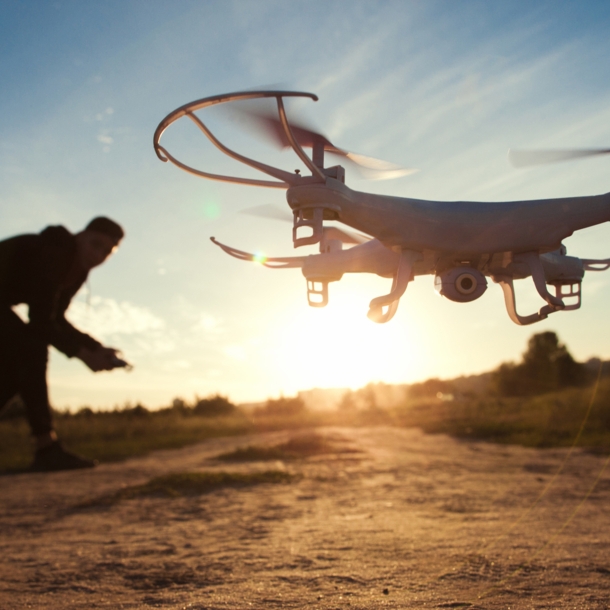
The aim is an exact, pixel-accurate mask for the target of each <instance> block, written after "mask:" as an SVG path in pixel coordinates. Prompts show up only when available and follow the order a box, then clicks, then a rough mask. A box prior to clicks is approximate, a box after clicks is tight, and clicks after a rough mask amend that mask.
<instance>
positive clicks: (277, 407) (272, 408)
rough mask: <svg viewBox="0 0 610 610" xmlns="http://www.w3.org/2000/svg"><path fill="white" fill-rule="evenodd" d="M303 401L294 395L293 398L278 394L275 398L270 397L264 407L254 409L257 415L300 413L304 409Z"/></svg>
mask: <svg viewBox="0 0 610 610" xmlns="http://www.w3.org/2000/svg"><path fill="white" fill-rule="evenodd" d="M306 410H307V409H306V407H305V402H304V401H303V399H302V398H299V397H298V396H295V397H294V398H285V397H284V396H280V397H279V398H277V399H273V398H270V399H269V400H268V401H267V402H266V403H265V406H264V407H260V408H259V409H257V410H256V414H257V415H274V416H286V415H301V414H302V413H305V411H306Z"/></svg>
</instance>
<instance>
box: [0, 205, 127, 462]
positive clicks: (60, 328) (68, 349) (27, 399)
mask: <svg viewBox="0 0 610 610" xmlns="http://www.w3.org/2000/svg"><path fill="white" fill-rule="evenodd" d="M123 235H124V233H123V229H122V228H121V227H120V226H119V225H118V224H117V223H116V222H114V221H112V220H110V219H109V218H105V217H98V218H94V219H93V220H92V221H91V222H90V223H89V224H88V225H87V226H86V227H85V229H84V230H83V231H81V232H80V233H76V234H74V235H73V234H72V233H70V232H69V231H68V230H67V229H65V228H64V227H62V226H51V227H47V228H46V229H44V230H43V231H42V232H41V233H39V234H27V235H17V236H16V237H11V238H9V239H6V240H4V241H0V409H1V408H3V407H4V405H5V404H6V403H7V402H8V401H9V400H10V399H11V398H13V397H14V396H15V395H17V394H19V395H20V396H21V399H22V401H23V403H24V404H25V407H26V413H27V418H28V421H29V424H30V428H31V430H32V435H33V437H34V440H35V444H36V453H35V457H34V462H33V464H32V470H35V471H39V472H47V471H53V470H70V469H75V468H91V467H93V466H95V462H94V461H93V460H90V459H87V458H85V457H82V456H79V455H76V454H75V453H72V452H70V451H68V450H67V449H66V448H65V447H64V446H63V445H62V443H61V442H60V441H59V440H58V438H57V434H56V433H55V430H54V428H53V417H52V411H51V406H50V404H49V395H48V390H47V360H48V347H49V345H52V346H54V347H55V348H57V349H58V350H59V351H61V352H63V353H64V354H66V356H68V357H69V358H72V357H76V358H79V359H80V360H82V361H83V362H84V363H85V364H86V365H87V366H88V367H89V368H90V369H91V370H92V371H95V372H97V371H106V370H111V369H113V368H116V366H117V363H118V364H120V360H118V359H117V356H116V350H115V349H113V348H110V347H104V346H103V345H102V344H101V343H99V342H98V341H96V340H95V339H93V338H92V337H90V336H89V335H86V334H85V333H82V332H80V331H79V330H77V329H76V328H74V326H72V325H71V324H70V323H69V322H68V321H67V320H66V318H65V317H64V314H65V311H66V309H67V308H68V305H69V304H70V301H71V300H72V297H73V296H74V295H75V294H76V292H78V289H79V288H80V287H81V286H82V285H83V283H84V282H85V280H86V279H87V275H88V274H89V271H90V270H91V269H93V268H94V267H97V266H98V265H101V264H102V263H103V262H104V261H105V260H106V259H107V258H108V257H109V256H110V255H111V254H112V253H113V252H114V251H115V250H116V249H117V247H118V245H119V243H120V241H121V239H122V238H123ZM21 303H25V304H27V305H28V308H29V324H26V323H25V322H23V321H22V320H21V318H20V317H19V316H17V314H16V313H15V312H14V311H13V309H12V307H13V306H14V305H18V304H21Z"/></svg>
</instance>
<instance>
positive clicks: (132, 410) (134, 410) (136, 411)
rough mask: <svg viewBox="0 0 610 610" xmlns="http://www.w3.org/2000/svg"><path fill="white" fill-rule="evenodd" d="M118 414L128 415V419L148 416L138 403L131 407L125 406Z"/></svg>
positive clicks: (142, 406) (148, 412)
mask: <svg viewBox="0 0 610 610" xmlns="http://www.w3.org/2000/svg"><path fill="white" fill-rule="evenodd" d="M119 413H120V414H121V415H128V416H129V417H148V416H149V415H150V411H149V410H148V409H147V408H146V407H145V406H144V405H141V404H140V403H137V404H136V405H135V406H133V407H132V406H131V405H130V404H127V405H125V407H124V408H123V409H121V410H120V411H119Z"/></svg>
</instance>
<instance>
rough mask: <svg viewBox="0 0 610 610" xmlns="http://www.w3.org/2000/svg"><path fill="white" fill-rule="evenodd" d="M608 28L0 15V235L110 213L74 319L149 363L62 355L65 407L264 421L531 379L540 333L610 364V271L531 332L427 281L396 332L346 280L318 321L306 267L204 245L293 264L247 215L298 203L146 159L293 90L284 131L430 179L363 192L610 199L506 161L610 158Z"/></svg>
mask: <svg viewBox="0 0 610 610" xmlns="http://www.w3.org/2000/svg"><path fill="white" fill-rule="evenodd" d="M609 23H610V4H608V3H607V2H601V1H600V2H595V1H590V2H587V3H582V2H568V1H562V0H554V1H548V2H547V1H536V2H531V1H527V2H520V1H507V2H502V3H499V2H482V1H474V0H472V1H469V0H464V1H462V2H450V1H449V0H446V1H434V0H429V1H426V2H421V1H409V0H400V1H378V2H368V1H359V0H349V1H347V0H334V1H333V0H323V1H319V0H310V1H309V2H307V3H302V2H298V3H297V2H291V1H286V0H282V1H280V0H236V1H228V0H223V1H222V2H221V1H204V0H199V1H189V0H182V1H181V2H171V3H170V2H161V1H157V0H146V1H143V0H140V1H136V0H131V1H130V0H120V1H114V0H106V1H104V2H96V3H93V2H80V1H78V0H74V1H61V2H50V1H44V2H43V1H39V0H28V1H25V0H24V1H12V2H7V1H4V2H0V82H2V93H1V95H0V239H4V238H6V237H9V236H12V235H16V234H20V233H36V232H39V231H41V230H42V229H43V228H44V227H46V226H48V225H57V224H61V225H64V226H65V227H67V228H68V229H69V230H71V231H73V232H77V231H79V230H81V229H82V228H83V227H84V225H86V223H87V222H88V221H89V220H90V219H91V218H93V217H94V216H97V215H107V216H110V217H111V218H113V219H115V220H117V221H118V222H120V223H121V224H122V225H123V226H124V228H125V231H126V234H127V237H126V239H125V240H124V242H123V244H122V245H121V248H120V249H119V251H118V252H117V253H116V254H115V255H113V257H112V258H111V259H110V260H109V261H107V262H106V263H105V264H104V265H103V266H101V267H100V268H98V269H95V270H94V271H93V272H92V273H91V274H90V278H89V282H88V285H87V286H86V287H85V288H84V289H83V290H82V291H81V292H80V293H79V294H78V295H77V297H76V298H75V300H74V301H73V303H72V305H71V307H70V310H69V312H68V317H69V319H70V320H71V321H72V322H73V323H74V324H75V325H76V326H77V327H79V328H81V329H82V330H85V331H86V332H89V333H90V334H92V335H93V336H95V337H96V338H98V339H99V340H100V341H103V342H104V343H105V344H106V345H110V346H112V347H116V348H119V349H121V350H122V352H123V354H124V356H125V358H126V359H128V360H129V361H131V362H133V363H134V365H135V367H134V369H133V371H132V372H129V373H128V372H126V371H122V370H118V371H113V372H112V373H99V374H95V375H94V374H92V373H91V372H90V371H89V370H88V369H87V368H86V367H85V365H84V364H83V363H81V362H80V361H78V360H77V359H68V358H66V357H65V356H64V355H63V354H60V353H59V352H56V351H55V350H54V349H52V350H51V361H50V369H49V379H50V387H51V397H52V401H53V403H54V404H55V406H57V407H60V408H65V407H69V408H77V407H79V406H83V405H90V406H92V407H96V408H108V407H113V406H114V405H122V404H125V403H126V402H132V403H135V402H141V403H142V404H145V405H147V406H149V407H151V408H154V407H158V406H162V405H167V404H170V403H171V400H172V399H173V398H174V397H183V398H185V399H187V400H191V399H193V397H194V396H200V397H203V396H208V395H211V394H216V393H220V394H223V395H225V396H228V397H229V398H230V399H231V400H233V401H234V402H238V403H239V402H254V401H260V400H265V399H266V398H267V397H277V396H280V395H293V394H295V393H296V392H297V391H299V390H307V389H311V388H314V387H321V388H332V387H351V388H358V387H362V386H363V385H365V384H367V383H370V382H385V383H410V382H415V381H420V380H423V379H426V378H429V377H442V378H451V377H455V376H458V375H464V374H475V373H480V372H483V371H487V370H490V369H492V368H494V367H496V366H498V365H499V364H500V363H501V362H505V361H510V360H518V359H519V358H520V355H521V353H522V352H523V351H524V350H525V346H526V343H527V340H528V338H529V337H530V336H531V335H532V334H533V333H534V332H542V331H546V330H552V331H555V332H557V334H558V335H559V337H560V339H561V340H562V341H564V342H565V343H566V344H567V346H568V348H569V349H570V350H571V352H572V354H573V355H574V356H575V357H576V358H577V359H580V360H584V359H587V358H589V357H591V356H599V357H603V358H610V342H609V338H610V319H609V318H608V315H607V311H608V306H607V304H608V302H609V298H610V272H608V273H607V274H603V273H598V274H593V273H587V276H586V278H585V281H584V283H583V307H582V308H581V309H580V310H578V311H574V312H569V313H568V312H563V313H557V314H555V315H553V316H551V317H550V318H549V319H548V320H546V321H544V322H541V323H539V324H537V325H535V326H528V327H518V326H516V325H514V324H513V323H512V322H511V321H510V320H509V318H508V316H507V314H506V311H505V308H504V303H503V297H502V293H501V290H500V288H499V287H498V286H496V285H493V284H491V283H490V286H489V288H488V290H487V292H486V293H485V294H484V295H483V296H482V297H481V298H480V299H478V300H477V301H475V302H473V303H470V304H457V303H452V302H450V301H448V300H445V299H442V298H441V297H439V296H437V295H436V294H435V292H434V290H433V277H432V276H425V277H418V278H417V279H416V280H415V281H414V282H413V283H412V284H410V285H409V287H408V289H407V292H406V293H405V295H404V296H403V298H402V300H401V303H400V307H399V309H398V312H397V313H396V316H395V317H394V319H393V320H392V321H391V322H389V323H388V324H385V325H377V324H374V323H373V322H371V321H369V320H368V319H367V317H366V312H367V310H368V302H369V301H370V299H372V298H373V297H376V296H379V295H381V294H385V293H387V292H388V291H389V288H390V280H387V279H383V278H378V277H365V276H360V275H351V276H347V275H346V276H344V278H343V279H342V280H341V282H339V283H333V284H331V285H330V303H329V305H328V306H327V307H326V308H324V309H313V308H310V307H308V305H307V300H306V289H305V279H304V278H303V276H302V275H301V273H300V271H299V270H271V269H266V268H264V267H262V266H260V265H255V264H251V263H245V262H241V261H237V260H235V259H233V258H230V257H228V256H227V255H225V254H223V253H222V252H221V251H220V250H219V249H218V248H216V247H215V246H214V245H213V244H212V243H211V242H210V241H209V238H210V237H211V236H215V237H216V238H217V239H219V240H220V241H222V242H224V243H228V244H230V245H232V246H234V247H236V248H239V249H242V250H247V251H256V252H264V253H265V254H267V255H270V256H290V255H295V254H297V255H298V254H301V253H302V252H300V251H297V252H295V251H294V250H293V249H292V241H291V227H290V225H288V224H282V223H281V222H278V221H273V220H267V219H261V218H254V217H252V216H249V215H247V214H243V213H241V212H242V211H243V210H244V209H246V208H249V207H253V206H257V205H263V204H276V205H277V206H279V207H282V206H283V207H284V208H285V209H286V210H288V207H287V204H286V201H285V195H284V192H283V191H281V190H277V189H257V188H252V187H244V186H238V185H230V184H222V183H218V182H210V181H205V180H203V179H200V178H196V177H194V176H192V175H189V174H186V173H184V172H182V171H180V170H179V169H177V168H176V167H174V166H172V165H171V164H163V163H161V162H160V161H159V160H158V159H157V157H156V156H155V153H154V151H153V146H152V137H153V133H154V130H155V128H156V126H157V124H158V123H159V122H160V121H161V119H163V117H165V116H166V115H167V114H168V113H169V112H171V111H172V110H173V109H175V108H177V107H178V106H181V105H183V104H185V103H187V102H190V101H193V100H196V99H199V98H203V97H207V96H212V95H217V94H222V93H228V92H232V91H241V90H245V89H258V88H281V89H290V90H298V91H309V92H312V93H315V94H317V95H318V96H319V101H318V102H315V103H314V102H312V101H299V102H295V103H291V104H288V105H287V108H288V113H289V116H291V113H297V116H304V117H306V119H307V120H308V121H309V122H311V123H312V124H314V125H315V126H317V127H318V128H319V129H320V130H322V131H323V132H324V133H325V134H326V135H327V136H328V137H329V138H330V139H331V140H332V141H333V142H334V143H335V144H337V145H338V146H341V147H344V148H348V149H350V150H353V151H356V152H358V153H361V154H365V155H370V156H374V157H379V158H382V159H386V160H388V161H391V162H393V163H397V164H399V165H401V166H405V167H415V168H418V169H419V170H420V171H419V172H418V173H416V174H413V175H411V176H407V177H404V178H400V179H398V180H394V181H383V182H378V181H374V182H372V181H366V180H364V179H363V178H362V177H361V176H359V175H358V174H357V173H355V172H354V171H353V170H352V169H351V168H349V167H348V168H347V179H346V183H347V184H348V186H350V187H351V188H354V189H357V190H363V191H367V192H379V193H384V194H389V195H398V196H406V197H413V198H421V199H431V200H441V201H444V200H446V201H459V200H475V201H489V202H495V201H502V200H520V199H536V198H548V197H567V196H575V195H593V194H598V193H603V192H607V191H608V190H610V188H609V183H610V180H609V178H608V175H609V172H608V170H609V169H610V166H609V165H608V163H609V162H610V161H609V160H608V159H606V158H599V159H593V160H587V161H577V162H572V163H563V164H557V165H554V166H543V167H536V168H531V169H527V170H517V169H514V168H512V167H511V166H510V165H509V164H508V162H507V158H506V152H507V150H508V149H509V148H511V147H512V148H553V147H567V148H573V147H598V146H600V147H610V63H609V62H608V61H607V58H608V57H609V56H610V39H608V36H607V27H608V24H609ZM200 116H201V118H202V119H203V120H206V119H207V117H208V115H207V114H205V111H204V112H202V113H201V115H200ZM209 118H210V121H211V123H210V124H211V125H213V126H214V129H216V128H217V129H218V130H219V131H218V133H219V136H220V137H221V139H222V137H224V136H226V137H227V138H228V141H227V143H228V144H229V145H230V146H231V147H233V148H235V149H237V150H239V151H240V152H244V154H250V155H251V156H255V155H261V158H262V159H263V160H265V161H273V162H277V163H280V164H281V166H282V167H284V169H287V170H289V171H292V169H294V167H298V165H295V162H296V158H295V157H294V155H292V156H291V153H290V152H288V151H286V152H283V153H279V152H276V151H274V150H273V149H272V148H270V147H267V146H266V145H265V144H264V143H261V142H259V141H258V140H256V139H255V138H254V137H253V136H252V134H251V133H248V132H245V133H242V131H241V130H240V125H239V123H238V122H236V121H235V120H231V118H230V116H228V115H224V116H223V115H222V113H218V112H215V109H212V110H210V112H209ZM174 127H175V129H174ZM163 144H164V145H167V147H168V148H169V150H170V151H171V152H172V153H173V154H175V155H176V156H178V158H182V159H183V160H185V161H188V162H190V163H192V164H193V165H196V166H197V167H198V168H199V169H202V170H208V171H214V172H218V173H224V174H231V175H239V176H253V173H252V172H251V171H250V170H248V169H245V168H243V167H242V166H240V165H239V164H236V163H235V162H234V161H232V160H230V159H229V158H227V157H224V156H223V155H222V154H221V153H220V152H219V151H217V150H216V149H215V148H214V147H213V146H211V144H210V143H209V142H207V141H206V140H205V138H204V137H203V136H202V135H201V134H198V133H197V132H196V131H195V130H194V128H192V127H191V128H189V126H179V125H175V126H173V127H172V128H170V129H169V130H168V132H167V134H166V135H165V136H164V140H163ZM181 155H182V156H181ZM257 158H258V157H257ZM261 177H262V176H261ZM609 237H610V227H608V226H606V225H601V226H597V227H593V228H590V229H586V230H583V231H580V232H578V233H577V234H575V235H574V236H572V237H570V238H569V239H568V240H566V242H565V244H566V246H567V247H568V252H569V254H572V255H578V256H580V257H583V258H595V257H597V258H605V257H607V256H610V248H608V247H607V246H606V245H607V243H608V241H609V240H608V238H609ZM311 252H313V250H311V249H310V250H308V251H306V252H305V253H311ZM520 284H522V285H520V286H519V287H518V298H519V304H518V306H519V310H520V311H521V312H523V313H530V312H532V311H534V310H537V309H538V308H539V306H540V299H539V297H538V296H537V295H536V294H535V291H534V288H533V285H532V284H531V282H528V281H523V282H520Z"/></svg>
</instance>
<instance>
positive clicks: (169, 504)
mask: <svg viewBox="0 0 610 610" xmlns="http://www.w3.org/2000/svg"><path fill="white" fill-rule="evenodd" d="M319 433H320V434H323V435H325V436H326V437H328V439H329V440H330V441H331V442H332V443H333V446H334V447H336V453H333V454H330V455H325V456H315V457H311V458H308V459H304V460H299V461H295V462H285V463H283V462H271V463H269V462H266V463H261V462H259V463H247V464H237V465H230V464H219V463H218V462H214V461H212V460H211V459H210V458H213V457H214V456H215V455H218V454H219V453H221V452H224V451H230V450H232V449H235V448H236V447H242V446H245V445H248V444H253V443H256V444H261V443H277V442H280V441H283V440H286V439H287V438H289V437H290V436H294V433H288V432H281V433H272V434H265V435H258V436H255V437H254V436H253V437H235V438H227V439H216V440H213V441H209V442H206V443H203V444H200V445H197V446H193V447H187V448H185V449H181V450H177V451H166V452H158V453H155V454H153V455H150V456H148V457H145V458H139V459H133V460H129V461H127V462H124V463H120V464H108V465H101V466H100V467H98V468H97V469H96V470H94V471H80V472H72V473H54V474H48V475H44V474H20V475H13V476H3V477H0V497H1V498H2V500H1V505H0V528H1V530H0V536H1V537H0V564H1V565H0V570H1V572H0V573H1V575H2V577H1V579H0V607H1V608H2V609H7V610H8V609H13V608H20V609H21V608H50V609H55V608H62V609H64V608H87V609H89V608H185V609H201V610H203V609H204V608H250V607H253V608H346V607H350V608H378V607H379V608H380V607H384V608H385V607H388V608H422V607H426V608H459V607H465V606H467V605H468V604H470V605H471V606H470V607H472V608H503V609H505V608H587V609H589V608H591V609H596V608H610V466H609V467H608V468H606V469H605V470H604V468H605V465H606V463H607V461H606V458H605V457H599V456H593V455H590V454H587V453H585V452H582V451H580V450H576V451H574V452H571V453H570V452H569V451H567V450H532V449H524V448H521V447H506V446H498V445H492V444H486V443H472V442H461V441H457V440H454V439H451V438H449V437H446V436H429V435H425V434H423V433H421V432H419V431H418V430H402V429H392V428H369V429H347V428H333V429H321V430H319ZM346 448H351V449H352V450H354V449H356V450H358V452H353V451H352V452H345V449H346ZM277 468H282V469H286V470H287V471H289V472H294V473H298V474H301V475H302V478H300V479H298V480H296V481H294V482H291V483H286V484H275V485H273V484H265V485H259V486H257V487H250V488H241V489H222V490H218V491H215V492H212V493H209V494H205V495H199V496H187V497H177V498H162V497H143V498H136V499H129V500H122V501H120V502H117V503H115V504H112V505H110V506H103V505H96V504H93V506H90V507H87V508H78V506H77V505H78V504H79V503H82V502H83V501H84V500H88V499H92V498H96V497H98V496H100V495H103V494H107V493H111V492H113V491H116V490H117V489H120V488H121V487H122V486H129V485H135V484H140V483H144V482H146V481H148V480H149V479H150V478H151V477H153V476H156V475H159V474H161V473H171V472H184V471H195V470H213V469H219V470H240V469H241V470H243V469H246V470H249V469H258V470H269V469H277ZM600 472H601V476H600ZM591 490H592V491H591Z"/></svg>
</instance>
